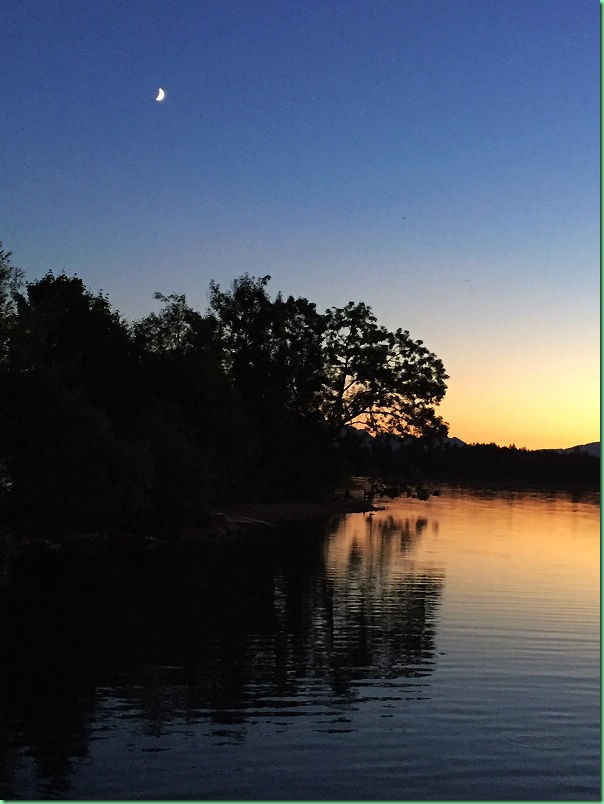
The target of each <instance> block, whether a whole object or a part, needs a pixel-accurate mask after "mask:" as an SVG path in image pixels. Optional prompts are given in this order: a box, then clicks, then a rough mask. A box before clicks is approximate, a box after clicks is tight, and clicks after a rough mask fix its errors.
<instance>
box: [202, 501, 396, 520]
mask: <svg viewBox="0 0 604 804" xmlns="http://www.w3.org/2000/svg"><path fill="white" fill-rule="evenodd" d="M377 510H380V509H379V508H378V507H376V506H375V505H373V504H372V503H371V502H369V501H368V500H360V499H357V498H354V497H351V498H342V499H335V500H330V501H329V502H324V503H293V502H290V503H288V502H283V503H243V504H239V505H231V506H227V507H225V509H224V510H223V511H222V512H221V513H220V514H217V515H216V516H217V517H218V518H219V519H220V520H222V521H224V523H225V524H226V525H227V527H228V526H235V527H241V526H245V525H267V526H275V525H285V524H288V523H291V522H305V521H308V520H311V519H326V518H328V517H330V516H338V515H343V514H362V513H368V512H370V511H377Z"/></svg>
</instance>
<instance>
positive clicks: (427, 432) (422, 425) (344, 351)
mask: <svg viewBox="0 0 604 804" xmlns="http://www.w3.org/2000/svg"><path fill="white" fill-rule="evenodd" d="M325 316H326V321H327V325H326V332H325V342H324V360H325V377H326V381H325V386H324V390H323V399H322V402H321V411H322V413H323V415H324V417H325V420H326V421H327V423H328V426H329V429H330V432H331V433H332V434H334V435H336V434H338V433H339V432H340V431H341V429H342V428H343V427H344V426H345V425H347V424H355V425H359V426H362V427H363V428H365V429H367V430H369V431H370V432H372V433H380V432H391V433H396V434H397V435H412V436H422V437H430V438H432V439H436V440H438V439H441V438H443V437H444V436H446V434H447V429H448V428H447V425H446V424H445V423H444V422H443V420H442V418H440V417H439V416H437V415H436V413H435V411H434V406H435V405H437V404H438V403H439V402H440V401H441V400H442V398H443V397H444V394H445V391H446V384H445V380H446V379H447V375H446V374H445V370H444V367H443V364H442V362H441V361H440V360H439V359H438V358H437V357H436V355H434V354H432V353H431V352H430V351H429V350H428V349H426V347H425V346H424V345H423V342H422V341H413V340H411V338H410V337H409V333H408V332H407V331H403V330H401V329H397V330H396V332H389V331H388V330H387V329H386V328H385V327H383V326H379V325H378V323H377V319H376V318H375V316H374V315H373V313H372V311H371V308H370V307H368V306H367V305H365V304H363V303H362V302H359V303H356V304H355V303H354V302H349V303H348V304H347V305H346V306H345V307H343V308H336V307H334V308H331V309H329V310H327V312H326V314H325Z"/></svg>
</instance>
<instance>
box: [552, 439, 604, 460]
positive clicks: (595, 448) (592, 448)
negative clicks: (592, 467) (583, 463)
mask: <svg viewBox="0 0 604 804" xmlns="http://www.w3.org/2000/svg"><path fill="white" fill-rule="evenodd" d="M561 452H563V453H565V454H566V453H569V452H584V453H587V455H592V456H593V457H594V458H599V457H600V442H599V441H591V442H590V443H589V444H580V445H579V446H578V447H569V448H568V449H563V450H561Z"/></svg>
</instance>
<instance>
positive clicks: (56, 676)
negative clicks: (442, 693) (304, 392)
mask: <svg viewBox="0 0 604 804" xmlns="http://www.w3.org/2000/svg"><path fill="white" fill-rule="evenodd" d="M353 519H356V520H357V521H360V522H361V524H362V525H363V527H364V528H365V531H366V533H365V537H366V540H365V543H364V544H361V542H360V541H359V540H358V538H357V537H356V536H355V535H352V537H351V539H350V540H349V538H348V535H347V533H346V529H345V528H344V530H343V531H342V528H341V527H340V531H339V532H340V533H344V537H343V538H342V537H341V536H339V537H338V539H335V540H334V539H332V538H330V532H331V533H333V529H334V525H332V526H331V528H329V527H326V526H325V525H321V526H318V525H317V526H313V525H310V526H309V525H308V524H307V523H306V524H305V526H304V528H301V529H295V528H290V529H289V530H288V531H287V532H283V533H271V534H267V535H266V536H263V537H254V538H253V539H248V540H242V541H241V542H240V543H238V544H236V545H228V546H227V545H214V546H206V547H200V546H199V547H197V548H196V549H195V550H194V551H193V552H191V550H187V551H181V550H178V549H172V550H170V551H161V552H156V553H141V554H139V555H136V556H131V557H129V558H128V559H125V558H124V557H122V558H120V560H119V561H115V560H111V559H110V558H109V557H103V558H102V559H99V558H95V559H94V560H93V559H91V558H89V557H82V556H80V557H76V556H68V555H61V554H48V555H46V556H45V557H44V559H43V560H40V559H39V558H31V559H28V560H24V561H23V562H22V563H21V564H20V565H18V566H17V567H15V568H14V571H13V573H12V576H11V579H10V582H9V584H8V586H7V589H6V592H5V596H4V600H3V606H2V621H1V628H2V644H3V646H4V647H3V652H4V655H5V656H10V657H11V661H10V662H3V668H2V695H1V705H2V721H3V730H2V731H3V735H4V740H3V742H4V743H5V747H6V749H7V750H6V751H4V752H3V754H4V766H3V767H2V791H1V792H2V795H3V797H5V798H6V797H15V796H18V795H19V793H20V790H19V785H20V783H21V782H20V777H21V776H22V775H23V774H24V773H25V771H24V768H25V769H26V768H27V762H28V761H29V759H33V760H34V762H35V774H36V777H37V782H36V784H35V785H34V786H35V790H36V794H37V795H39V796H41V797H50V796H53V797H67V796H68V794H69V777H70V775H71V773H72V770H73V763H74V761H75V762H77V761H78V759H82V758H84V757H85V756H86V754H87V750H88V741H89V739H90V734H91V724H93V723H94V722H95V720H98V718H99V717H100V715H101V714H102V713H103V711H105V710H107V709H109V710H110V711H111V714H112V716H116V715H117V716H121V715H123V716H127V717H128V718H135V719H136V720H137V721H139V722H140V723H141V724H144V730H145V733H147V734H149V735H153V736H156V737H158V736H161V735H163V734H165V733H167V731H169V729H170V727H171V725H172V724H173V722H174V720H175V719H177V718H183V717H184V718H185V719H188V720H189V721H191V722H195V721H199V720H200V719H206V720H207V721H208V722H209V723H211V724H214V726H215V727H216V728H215V729H214V731H213V734H214V735H215V736H218V737H220V736H223V737H224V738H225V739H228V740H229V741H233V740H242V739H245V735H246V729H245V724H246V723H247V722H248V721H249V720H250V718H252V719H253V718H257V717H258V716H259V713H260V714H261V715H262V716H263V717H270V718H273V719H275V718H277V719H279V718H280V719H281V720H286V721H291V719H292V718H295V717H297V716H299V715H300V714H307V713H309V712H311V711H312V712H313V713H314V714H316V713H317V711H318V709H320V708H321V706H329V705H331V704H333V703H334V701H337V702H339V703H340V704H351V703H353V702H354V701H355V700H357V699H358V698H359V696H360V692H359V687H358V682H360V681H361V680H362V679H363V678H374V677H376V676H380V677H383V678H384V679H396V678H402V677H408V678H410V677H421V676H426V675H427V674H429V673H430V671H431V667H432V663H433V658H434V652H435V648H434V635H435V628H436V610H437V606H438V598H439V595H440V592H441V588H442V584H443V574H442V572H431V571H429V570H427V569H426V567H423V568H418V567H415V566H414V564H413V562H410V561H408V560H406V558H405V561H404V562H403V563H402V564H401V563H400V561H399V559H400V558H401V557H408V556H409V555H410V554H412V552H413V546H414V544H415V542H416V541H417V540H418V539H420V538H421V534H422V531H423V530H424V529H425V528H426V527H427V525H428V522H427V520H426V519H423V518H418V519H416V520H414V521H411V520H408V519H407V520H399V519H396V518H394V517H389V518H385V519H381V520H379V521H374V520H373V518H369V517H368V518H366V519H365V520H363V519H361V518H359V517H353ZM310 698H312V699H313V700H312V703H311V701H310ZM317 707H318V709H317ZM328 714H329V713H328ZM345 720H346V718H343V721H344V722H345ZM332 725H333V724H332ZM221 728H222V731H221ZM98 738H99V734H98V731H97V730H96V729H95V739H98ZM25 775H27V774H26V773H25ZM30 790H31V788H30Z"/></svg>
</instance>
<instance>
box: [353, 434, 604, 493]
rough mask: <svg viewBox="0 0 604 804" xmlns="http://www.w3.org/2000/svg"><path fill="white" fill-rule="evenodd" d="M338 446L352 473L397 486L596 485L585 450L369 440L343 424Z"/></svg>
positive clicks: (595, 467)
mask: <svg viewBox="0 0 604 804" xmlns="http://www.w3.org/2000/svg"><path fill="white" fill-rule="evenodd" d="M340 449H341V450H342V451H343V452H344V453H345V454H346V463H347V465H348V466H349V467H350V469H351V471H352V473H353V474H356V475H365V476H373V477H380V478H382V479H383V480H385V481H386V485H388V480H389V479H390V480H391V481H392V482H393V485H394V486H395V487H396V484H397V483H398V482H399V479H403V484H402V485H403V487H404V480H407V481H408V482H415V483H417V482H420V483H421V481H422V480H423V479H426V478H427V479H429V480H430V481H439V482H440V481H442V482H453V483H455V482H460V483H464V482H468V483H471V484H481V485H484V484H485V483H486V484H488V483H502V484H505V485H510V484H511V485H532V486H535V487H538V486H550V487H551V486H559V487H567V486H569V485H573V484H589V485H593V486H596V485H599V481H600V459H599V458H597V457H595V456H593V455H589V454H588V453H585V452H581V451H577V452H564V453H562V452H557V451H555V450H528V449H525V448H518V447H516V446H515V445H510V446H506V447H501V446H498V445H497V444H462V445H456V444H453V445H452V444H451V442H448V441H443V442H441V443H440V444H437V445H433V446H431V447H429V448H427V445H426V444H425V443H422V442H421V441H419V440H412V439H406V438H402V439H401V438H397V437H396V436H392V435H389V434H381V435H378V436H377V437H376V438H369V437H367V436H366V435H365V434H363V433H359V432H358V431H355V430H353V429H352V428H348V429H347V431H346V434H345V436H344V437H343V438H342V439H341V443H340Z"/></svg>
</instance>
